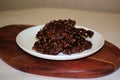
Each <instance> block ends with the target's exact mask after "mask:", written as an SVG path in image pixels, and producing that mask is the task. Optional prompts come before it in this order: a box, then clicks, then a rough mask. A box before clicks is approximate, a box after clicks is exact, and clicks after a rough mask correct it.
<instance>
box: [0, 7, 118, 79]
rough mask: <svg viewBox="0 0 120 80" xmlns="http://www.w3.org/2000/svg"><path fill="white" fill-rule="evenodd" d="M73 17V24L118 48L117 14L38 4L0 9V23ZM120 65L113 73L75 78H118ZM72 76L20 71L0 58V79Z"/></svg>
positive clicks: (24, 22)
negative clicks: (51, 75)
mask: <svg viewBox="0 0 120 80" xmlns="http://www.w3.org/2000/svg"><path fill="white" fill-rule="evenodd" d="M69 18H70V19H73V20H76V22H77V23H76V24H77V25H81V26H85V27H88V28H91V29H94V30H96V31H97V32H99V33H101V34H102V35H103V37H104V38H105V40H107V41H109V42H111V43H113V44H114V45H116V46H117V47H119V48H120V14H117V13H104V12H90V11H79V10H70V9H55V8H54V9H53V8H38V9H25V10H14V11H1V12H0V27H2V26H6V25H10V24H32V25H39V24H45V23H48V22H49V21H51V20H54V19H56V20H58V19H69ZM119 74H120V68H119V69H118V70H117V71H115V72H114V73H112V74H110V75H107V76H104V77H99V78H95V79H93V78H92V79H76V80H119V79H120V76H119ZM48 79H49V80H75V79H71V78H55V77H46V76H40V75H34V74H29V73H24V72H22V71H19V70H16V69H14V68H12V67H11V66H9V65H7V64H6V63H5V62H4V61H2V60H1V59H0V80H48Z"/></svg>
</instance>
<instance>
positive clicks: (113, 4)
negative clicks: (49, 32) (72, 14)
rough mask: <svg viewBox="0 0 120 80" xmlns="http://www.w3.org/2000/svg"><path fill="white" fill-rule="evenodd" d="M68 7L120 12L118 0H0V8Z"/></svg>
mask: <svg viewBox="0 0 120 80" xmlns="http://www.w3.org/2000/svg"><path fill="white" fill-rule="evenodd" d="M28 8H68V9H78V10H90V11H103V12H115V13H120V0H0V10H16V9H28Z"/></svg>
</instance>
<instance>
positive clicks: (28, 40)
mask: <svg viewBox="0 0 120 80" xmlns="http://www.w3.org/2000/svg"><path fill="white" fill-rule="evenodd" d="M43 27H44V25H38V26H34V27H31V28H28V29H25V30H23V31H21V32H20V33H19V34H18V35H17V37H16V42H17V44H18V46H19V47H20V48H21V49H23V50H24V51H25V52H27V53H29V54H31V55H33V56H36V57H39V58H43V59H49V60H73V59H79V58H83V57H86V56H89V55H91V54H94V53H95V52H96V51H98V50H99V49H100V48H102V47H103V45H104V38H103V36H102V35H101V34H99V33H98V32H96V31H95V30H92V29H89V28H86V27H83V26H75V27H76V28H84V29H86V30H91V31H93V32H94V35H93V37H92V38H89V39H88V40H89V41H91V42H92V44H93V45H92V48H91V49H89V50H85V51H83V52H80V53H75V54H71V55H66V54H62V53H59V54H58V55H47V54H42V53H38V52H37V51H35V50H33V49H32V47H33V45H34V43H35V42H36V38H35V36H36V34H37V33H38V31H39V30H40V29H42V28H43Z"/></svg>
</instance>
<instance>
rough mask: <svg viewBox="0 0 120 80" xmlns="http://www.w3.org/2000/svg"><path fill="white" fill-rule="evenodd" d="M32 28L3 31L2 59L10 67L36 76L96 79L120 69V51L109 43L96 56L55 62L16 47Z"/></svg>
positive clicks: (10, 27)
mask: <svg viewBox="0 0 120 80" xmlns="http://www.w3.org/2000/svg"><path fill="white" fill-rule="evenodd" d="M31 26H32V25H8V26H5V27H2V28H0V57H1V59H3V60H4V61H5V62H6V63H7V64H9V65H10V66H12V67H14V68H16V69H18V70H21V71H24V72H27V73H32V74H38V75H44V76H54V77H66V78H93V77H100V76H105V75H108V74H110V73H112V72H114V71H116V70H117V69H118V68H119V67H120V49H119V48H118V47H116V46H115V45H113V44H112V43H110V42H108V41H105V45H104V46H103V48H102V49H101V50H99V51H98V52H96V53H95V54H93V55H91V56H88V57H85V58H82V59H77V60H70V61H54V60H45V59H41V58H37V57H34V56H31V55H29V54H27V53H26V52H24V51H22V50H21V49H20V48H19V47H18V46H17V44H16V41H15V39H16V36H17V34H18V33H19V32H20V31H22V30H24V29H26V28H28V27H31Z"/></svg>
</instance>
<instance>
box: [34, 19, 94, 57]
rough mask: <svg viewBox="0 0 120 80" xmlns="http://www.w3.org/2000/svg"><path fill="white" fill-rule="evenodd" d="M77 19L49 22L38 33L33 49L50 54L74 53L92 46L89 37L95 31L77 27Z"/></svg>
mask: <svg viewBox="0 0 120 80" xmlns="http://www.w3.org/2000/svg"><path fill="white" fill-rule="evenodd" d="M75 23H76V22H75V21H74V20H71V19H68V20H61V19H60V20H53V21H50V22H49V23H47V24H46V25H45V26H44V27H43V29H42V30H40V31H39V32H38V33H37V35H36V38H37V41H36V42H35V44H34V46H33V49H34V50H36V51H37V52H41V53H43V54H49V55H57V54H58V53H59V52H63V54H73V53H76V52H81V51H84V50H87V49H90V48H91V47H92V43H91V42H90V41H87V40H86V38H87V37H90V38H91V37H92V36H93V34H94V33H93V32H92V31H90V30H85V29H83V28H75Z"/></svg>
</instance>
